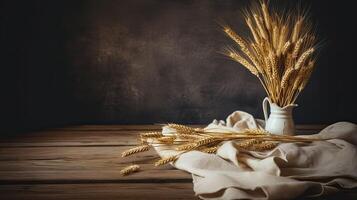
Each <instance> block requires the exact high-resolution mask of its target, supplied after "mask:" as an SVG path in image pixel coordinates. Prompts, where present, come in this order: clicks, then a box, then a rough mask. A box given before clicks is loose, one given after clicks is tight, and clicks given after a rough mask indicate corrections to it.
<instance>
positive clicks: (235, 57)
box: [229, 52, 259, 76]
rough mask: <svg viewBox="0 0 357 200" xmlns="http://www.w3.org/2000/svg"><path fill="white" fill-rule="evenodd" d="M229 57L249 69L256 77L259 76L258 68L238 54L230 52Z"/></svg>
mask: <svg viewBox="0 0 357 200" xmlns="http://www.w3.org/2000/svg"><path fill="white" fill-rule="evenodd" d="M229 57H231V58H232V59H233V60H234V61H236V62H238V63H240V64H242V65H243V66H244V67H245V68H247V69H248V70H249V71H250V72H251V73H252V74H254V75H255V76H259V72H258V70H257V68H255V67H254V66H253V65H251V64H250V63H249V62H248V61H247V60H246V59H244V58H243V57H242V56H240V55H239V54H238V53H235V52H230V53H229Z"/></svg>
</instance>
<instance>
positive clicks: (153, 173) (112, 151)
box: [0, 125, 324, 200]
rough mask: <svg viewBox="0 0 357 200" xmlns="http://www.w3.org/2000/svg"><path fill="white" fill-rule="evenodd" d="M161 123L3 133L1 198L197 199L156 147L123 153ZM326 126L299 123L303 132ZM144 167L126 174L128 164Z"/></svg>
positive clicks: (182, 174)
mask: <svg viewBox="0 0 357 200" xmlns="http://www.w3.org/2000/svg"><path fill="white" fill-rule="evenodd" d="M160 127H161V126H160V125H85V126H74V127H65V128H54V129H51V130H45V131H36V132H29V133H23V134H21V135H10V134H9V135H8V136H6V137H5V136H3V137H1V138H0V199H4V200H5V199H31V200H32V199H34V200H36V199H148V198H155V199H197V197H195V196H194V192H193V190H192V179H191V176H190V174H188V173H186V172H183V171H180V170H176V169H174V168H172V167H170V166H165V167H160V168H155V167H153V165H152V164H151V163H153V162H154V161H155V160H156V159H157V158H158V157H157V155H156V154H155V153H154V152H153V151H149V152H146V153H142V154H138V155H137V156H133V157H128V158H121V156H120V154H121V152H122V151H123V150H124V149H128V148H130V147H133V146H134V145H135V144H136V136H137V134H138V133H139V132H146V131H155V130H160ZM323 127H324V126H320V125H305V126H298V127H297V129H298V132H299V133H300V134H311V133H316V132H317V131H319V130H320V129H322V128H323ZM132 163H137V164H140V165H141V166H142V169H143V170H142V171H140V172H139V173H135V174H133V175H130V176H121V175H120V173H119V171H120V169H122V168H123V167H124V166H127V165H130V164H132Z"/></svg>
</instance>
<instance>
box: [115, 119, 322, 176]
mask: <svg viewBox="0 0 357 200" xmlns="http://www.w3.org/2000/svg"><path fill="white" fill-rule="evenodd" d="M167 126H168V127H169V128H170V129H172V132H171V133H170V134H169V135H164V134H162V133H161V132H149V133H142V134H140V135H139V137H140V139H141V140H144V145H140V146H137V147H134V148H131V149H129V150H126V151H124V152H122V157H126V156H130V155H133V154H136V153H140V152H144V151H148V150H149V149H150V147H151V146H156V145H164V146H165V147H167V149H171V150H176V151H177V154H175V155H171V156H169V157H165V158H161V159H160V160H158V161H156V162H155V163H154V164H155V166H161V165H165V164H168V163H171V162H175V161H176V160H177V159H178V158H179V157H180V155H181V154H183V153H186V152H189V151H201V152H204V153H216V152H217V150H218V148H219V147H220V145H221V143H222V142H224V141H235V145H236V147H237V148H240V149H244V150H249V151H266V150H270V149H273V148H275V147H276V146H277V145H278V143H279V142H311V141H315V140H317V139H305V138H301V137H296V136H288V135H271V134H270V133H269V132H267V131H265V130H264V129H246V130H243V131H233V132H228V133H227V132H212V131H205V130H204V129H198V128H196V129H195V128H192V127H189V126H185V125H180V124H168V125H167ZM138 170H139V166H136V165H133V166H129V167H127V168H124V169H123V170H122V171H121V173H122V174H123V175H128V174H130V173H133V172H136V171H138Z"/></svg>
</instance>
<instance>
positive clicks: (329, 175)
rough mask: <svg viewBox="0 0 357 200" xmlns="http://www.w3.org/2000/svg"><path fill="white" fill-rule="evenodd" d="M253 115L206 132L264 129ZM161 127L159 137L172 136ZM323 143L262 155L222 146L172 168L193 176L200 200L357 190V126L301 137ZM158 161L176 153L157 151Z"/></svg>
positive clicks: (331, 128) (189, 155) (344, 124)
mask: <svg viewBox="0 0 357 200" xmlns="http://www.w3.org/2000/svg"><path fill="white" fill-rule="evenodd" d="M263 123H264V122H263V121H261V120H255V119H254V118H253V116H252V115H250V114H248V113H246V112H242V111H236V112H234V113H232V114H231V115H229V116H228V117H227V120H226V122H224V121H217V120H214V121H213V122H212V123H211V124H209V125H208V126H207V127H206V128H205V130H206V131H220V132H223V131H232V130H235V131H239V130H244V129H247V128H258V127H262V126H264V124H263ZM172 131H173V130H172V129H170V128H168V127H167V126H165V127H163V134H169V133H170V132H171V133H172ZM301 137H306V138H321V139H327V140H323V141H314V142H311V143H280V144H279V145H278V146H277V147H276V148H274V149H272V150H269V151H264V152H256V151H247V150H243V149H239V148H238V147H236V145H234V141H228V142H225V143H224V144H223V145H222V146H221V147H220V148H219V149H218V151H217V153H216V154H207V153H202V152H199V151H191V152H187V153H184V154H182V155H181V156H180V157H179V159H178V160H177V161H176V162H175V163H173V165H174V167H176V168H178V169H181V170H184V171H187V172H189V173H191V174H192V177H193V184H194V188H193V189H194V191H195V193H196V195H198V196H199V197H200V198H202V199H292V198H296V197H307V196H310V197H313V196H321V195H327V194H330V193H334V192H337V191H339V190H340V189H352V188H356V187H357V126H356V125H355V124H352V123H348V122H339V123H335V124H332V125H330V126H328V127H326V128H325V129H323V130H322V131H321V132H320V133H318V134H314V135H306V136H301ZM156 151H157V152H158V154H159V155H160V156H162V157H166V156H169V155H172V154H173V153H175V151H174V150H168V149H167V147H165V148H163V147H162V146H158V147H156Z"/></svg>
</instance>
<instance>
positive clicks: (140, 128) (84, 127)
mask: <svg viewBox="0 0 357 200" xmlns="http://www.w3.org/2000/svg"><path fill="white" fill-rule="evenodd" d="M164 125H165V124H164V123H162V124H148V125H142V124H140V125H77V126H66V127H57V128H52V129H49V130H61V131H77V130H78V131H118V130H119V131H120V130H121V131H125V130H131V131H145V130H149V131H151V130H161V128H162V126H164ZM186 125H187V126H191V127H194V128H203V127H205V126H207V124H186ZM326 126H327V125H326V124H298V125H296V129H299V130H305V129H309V130H316V129H320V130H321V129H323V128H325V127H326Z"/></svg>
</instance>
